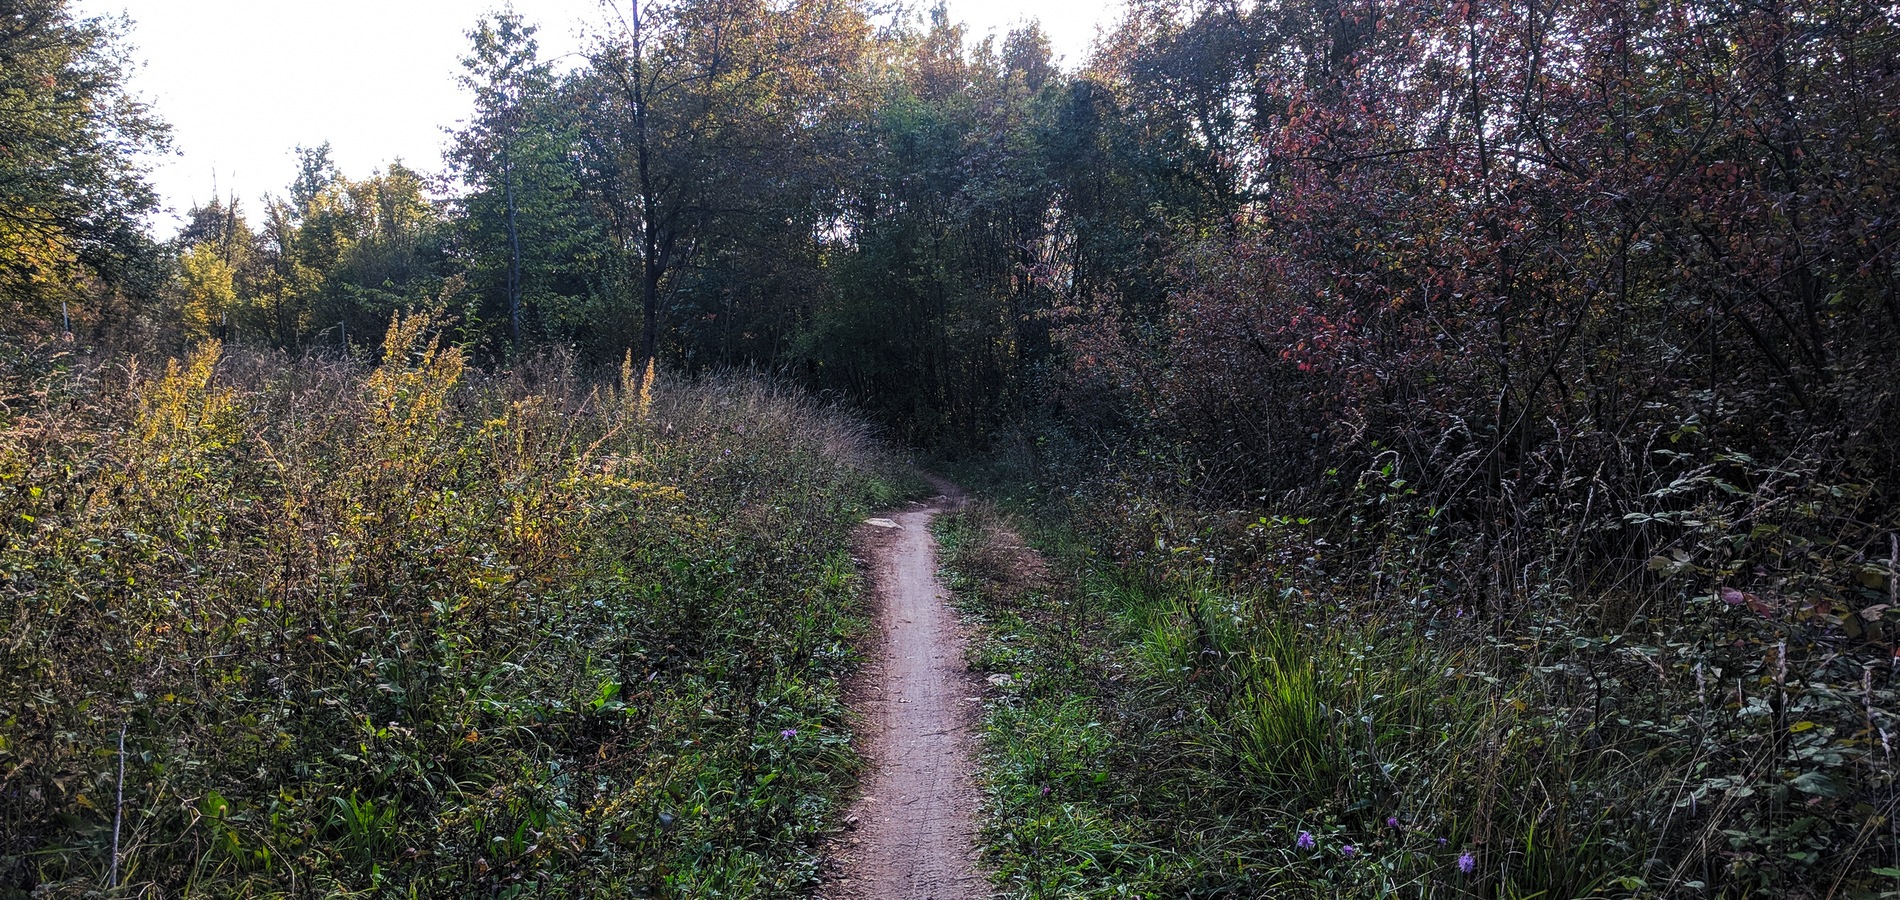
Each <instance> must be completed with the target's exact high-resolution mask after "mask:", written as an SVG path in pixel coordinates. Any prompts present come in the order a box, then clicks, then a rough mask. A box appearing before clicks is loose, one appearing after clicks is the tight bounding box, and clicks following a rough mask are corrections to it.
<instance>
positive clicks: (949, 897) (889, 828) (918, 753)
mask: <svg viewBox="0 0 1900 900" xmlns="http://www.w3.org/2000/svg"><path fill="white" fill-rule="evenodd" d="M937 487H938V489H939V490H941V491H943V492H944V495H943V496H939V497H937V498H936V499H935V500H934V501H933V502H931V503H930V504H927V505H915V506H913V507H912V508H910V509H907V510H904V511H901V512H898V513H895V514H892V515H890V516H888V517H887V518H883V519H873V520H871V521H870V522H867V523H865V525H864V527H863V533H862V542H861V547H862V551H861V552H862V553H864V554H866V555H865V556H864V557H863V558H864V559H865V560H866V561H867V563H868V564H869V567H870V570H871V574H872V578H873V584H874V587H875V593H876V598H877V600H876V602H877V607H876V610H875V614H876V617H877V629H876V632H875V642H874V643H875V646H873V647H870V648H867V652H866V656H867V657H868V659H869V664H868V665H867V667H866V670H865V672H864V673H863V674H862V675H861V676H860V681H859V683H858V686H857V689H856V692H855V699H854V704H853V705H854V706H855V708H856V709H857V711H858V714H859V715H860V716H862V718H863V723H864V724H863V730H862V732H861V733H862V734H863V735H864V738H863V739H864V741H865V745H864V746H863V748H862V750H863V751H864V752H865V754H866V755H867V756H868V757H869V759H870V761H871V768H870V770H869V771H868V772H867V773H866V775H865V778H864V782H863V785H862V787H861V792H860V794H859V796H858V799H857V802H856V803H855V804H854V805H853V806H852V809H851V813H850V815H849V817H848V818H847V820H846V821H847V822H848V823H850V827H849V829H848V830H847V831H845V833H844V834H843V835H842V836H841V837H840V838H839V839H838V841H837V842H836V844H835V846H834V847H833V848H832V865H831V866H830V868H831V870H832V876H833V880H831V881H830V882H829V883H828V884H827V885H826V889H825V891H824V895H825V896H826V897H828V898H833V900H962V898H976V897H983V896H987V895H988V893H989V891H988V886H987V883H986V882H985V881H984V879H983V877H982V875H981V874H980V872H979V870H978V868H977V865H976V860H975V855H976V850H975V844H976V842H975V838H976V828H975V825H974V824H973V822H974V814H975V809H976V803H977V788H976V784H975V782H974V781H973V779H972V772H973V771H974V769H975V762H974V759H975V752H974V751H975V748H974V744H975V725H976V721H977V717H978V715H979V713H980V712H981V703H980V699H979V698H980V697H981V685H980V682H978V681H977V680H976V677H975V676H974V675H973V674H971V672H970V671H969V668H968V666H967V665H966V664H965V662H964V656H963V647H964V640H963V634H962V633H961V631H960V630H959V629H958V625H957V617H956V613H955V611H954V610H952V609H951V608H950V605H949V598H948V592H947V591H946V590H945V589H944V587H943V585H942V584H941V583H939V582H938V580H937V543H936V541H935V539H933V538H932V537H931V534H930V520H931V519H932V518H934V517H935V516H936V515H937V514H939V513H942V512H946V511H949V510H951V509H954V508H955V507H956V505H957V504H959V503H960V502H961V501H962V495H961V493H960V492H958V491H957V490H956V488H955V486H953V485H949V484H946V483H938V484H937Z"/></svg>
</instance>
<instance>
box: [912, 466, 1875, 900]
mask: <svg viewBox="0 0 1900 900" xmlns="http://www.w3.org/2000/svg"><path fill="white" fill-rule="evenodd" d="M1388 487H1389V486H1388ZM1078 508H1079V509H1084V510H1094V511H1100V510H1101V508H1102V507H1101V504H1100V502H1099V501H1094V502H1091V503H1085V504H1082V505H1081V506H1079V507H1078ZM1176 512H1177V515H1178V514H1180V512H1181V511H1178V510H1177V511H1176ZM1120 515H1123V516H1125V515H1126V512H1125V511H1122V512H1121V513H1120ZM1081 520H1082V521H1094V519H1090V518H1083V519H1081ZM1211 520H1212V517H1209V518H1208V519H1204V520H1203V521H1211ZM1256 524H1257V525H1258V526H1259V527H1256V528H1254V529H1252V530H1242V531H1239V532H1238V533H1239V534H1240V535H1244V536H1245V537H1244V540H1246V541H1252V542H1255V543H1254V544H1253V546H1252V547H1251V548H1250V549H1249V551H1248V552H1249V553H1250V554H1261V555H1263V556H1268V557H1271V556H1273V555H1275V554H1279V555H1280V556H1281V557H1282V558H1285V557H1291V558H1290V560H1289V562H1288V564H1286V565H1285V567H1284V568H1281V569H1279V570H1277V571H1276V572H1274V573H1273V574H1272V575H1271V576H1269V577H1267V578H1264V579H1260V580H1257V581H1256V580H1253V579H1229V578H1226V577H1221V576H1219V575H1218V574H1217V571H1218V570H1216V569H1215V568H1212V567H1210V566H1209V565H1208V563H1207V562H1206V560H1207V558H1209V557H1215V558H1221V557H1223V556H1228V555H1230V554H1234V553H1236V552H1238V551H1239V547H1238V546H1237V545H1236V544H1233V543H1229V542H1228V541H1231V540H1240V538H1234V537H1229V538H1227V539H1218V534H1219V533H1217V532H1216V533H1210V532H1202V533H1201V534H1199V535H1197V536H1193V537H1188V536H1184V535H1180V534H1178V533H1176V534H1168V533H1165V532H1164V533H1163V534H1164V536H1165V539H1164V540H1163V541H1162V543H1161V546H1163V547H1168V546H1169V544H1171V543H1175V544H1179V545H1181V550H1182V552H1179V553H1172V552H1168V553H1164V554H1162V557H1161V558H1160V559H1154V558H1150V559H1149V560H1147V561H1138V562H1134V563H1132V564H1129V565H1127V566H1126V567H1125V568H1124V567H1123V566H1119V565H1112V564H1109V563H1108V561H1107V560H1105V559H1104V558H1102V557H1100V556H1097V555H1096V554H1095V553H1094V552H1093V551H1092V550H1091V548H1090V544H1089V543H1087V542H1083V541H1081V540H1079V539H1078V538H1077V537H1076V536H1075V535H1074V533H1073V532H1068V531H1065V530H1059V529H1058V530H1049V531H1045V532H1042V533H1040V535H1039V541H1038V543H1040V544H1042V545H1043V546H1044V547H1045V549H1046V550H1048V551H1049V552H1050V553H1051V554H1053V557H1052V558H1053V559H1054V560H1055V562H1054V564H1053V565H1052V566H1051V568H1052V570H1054V571H1058V572H1061V571H1070V572H1076V573H1078V574H1076V575H1075V576H1074V577H1073V578H1057V579H1054V580H1052V581H1051V582H1050V583H1049V584H1048V585H1047V586H1046V587H1044V588H1041V589H1039V590H1035V591H1031V592H1028V593H1024V592H1023V591H1022V590H1020V589H1019V588H1017V587H1014V586H1012V585H1010V584H1009V583H1008V581H1007V579H1003V578H999V577H998V576H997V575H996V574H995V573H999V572H1003V571H1006V569H1007V567H1005V566H1000V565H997V564H996V563H994V562H993V561H991V560H989V559H988V558H987V556H988V554H990V553H992V552H994V551H993V550H988V549H985V548H986V547H994V546H995V545H997V544H1006V543H1013V541H1009V540H1005V539H999V538H997V537H996V534H997V531H996V528H997V525H996V519H995V517H994V514H993V513H989V512H987V511H986V510H984V509H983V508H981V507H978V508H976V509H975V510H974V511H973V512H971V513H968V514H965V515H963V516H961V517H959V518H958V519H955V520H952V521H950V522H948V523H946V525H945V532H946V534H945V536H946V541H947V543H948V545H949V548H950V550H949V555H948V565H949V566H950V567H951V568H952V569H953V570H954V571H955V572H956V573H958V575H959V581H958V589H959V591H960V592H961V594H962V596H964V597H965V599H966V602H968V603H969V605H970V608H971V609H972V610H973V611H974V612H976V613H977V614H978V615H979V616H980V617H981V618H982V620H983V621H984V622H985V629H984V633H983V636H982V637H981V639H980V644H979V647H978V649H977V651H976V653H975V660H974V661H975V663H976V665H978V666H979V667H980V668H983V669H986V670H989V671H992V672H999V673H1005V674H1008V675H1009V676H1010V677H1009V678H1008V679H1007V680H1005V681H1004V684H1003V687H1002V688H1001V690H1000V696H998V697H997V699H996V700H995V701H994V702H993V703H992V704H991V705H990V706H989V709H988V714H987V719H986V738H985V746H986V758H985V773H986V779H987V784H988V792H989V796H990V810H989V821H988V823H987V825H986V829H987V831H986V833H987V834H988V835H989V844H990V846H989V854H990V858H991V860H992V861H993V862H994V863H995V864H996V866H997V869H998V872H999V877H1001V878H1002V879H1003V880H1004V883H1005V885H1006V886H1007V887H1008V889H1009V895H1011V896H1022V897H1093V896H1100V897H1116V896H1149V897H1180V896H1232V895H1236V894H1239V895H1248V896H1257V895H1264V894H1272V895H1274V896H1294V897H1300V896H1311V897H1334V896H1355V897H1356V896H1368V897H1370V896H1411V897H1458V896H1518V897H1530V896H1543V897H1651V896H1727V897H1739V896H1755V895H1762V894H1774V895H1778V896H1823V895H1825V894H1826V893H1827V892H1829V891H1836V892H1839V893H1840V894H1843V895H1850V896H1868V897H1873V896H1880V895H1881V892H1882V891H1889V890H1891V888H1892V885H1891V883H1890V882H1889V881H1888V880H1887V879H1886V876H1884V875H1882V874H1880V873H1879V871H1878V870H1879V869H1881V868H1883V867H1885V866H1887V865H1890V863H1889V862H1888V860H1889V859H1891V856H1892V854H1893V853H1894V852H1895V847H1896V845H1895V843H1894V841H1893V839H1892V836H1891V833H1890V829H1891V828H1892V823H1893V818H1892V808H1893V806H1892V805H1893V803H1894V797H1895V796H1896V794H1895V791H1896V786H1895V782H1894V779H1893V774H1892V773H1893V767H1892V766H1891V765H1890V758H1889V754H1890V753H1891V750H1890V749H1889V746H1890V741H1888V740H1887V738H1889V737H1890V736H1891V735H1893V734H1894V733H1895V731H1896V729H1897V728H1900V716H1897V715H1896V714H1895V712H1894V710H1895V709H1896V708H1897V703H1896V701H1897V700H1900V694H1896V691H1895V690H1894V689H1893V687H1892V683H1891V673H1890V672H1889V671H1888V670H1887V668H1886V667H1885V666H1868V665H1866V663H1868V662H1869V660H1867V659H1866V658H1865V657H1864V656H1863V657H1860V658H1856V655H1855V654H1854V653H1852V652H1848V647H1846V646H1844V645H1843V644H1842V643H1841V642H1840V640H1839V637H1838V634H1839V633H1838V631H1835V630H1834V629H1835V628H1837V627H1838V626H1837V625H1836V624H1833V623H1828V622H1826V621H1823V620H1821V619H1809V620H1806V622H1807V624H1795V623H1793V622H1790V623H1788V624H1785V625H1775V624H1771V623H1769V622H1768V621H1766V620H1764V619H1763V617H1762V615H1761V614H1760V613H1759V612H1758V611H1754V610H1751V609H1750V607H1749V605H1748V602H1747V600H1736V601H1734V604H1733V605H1731V604H1730V603H1728V602H1724V601H1723V600H1721V599H1720V598H1714V597H1711V598H1704V599H1703V600H1701V601H1697V603H1696V604H1695V605H1694V606H1693V607H1692V608H1693V609H1696V610H1697V611H1698V613H1699V616H1698V617H1696V618H1688V619H1680V620H1676V619H1649V620H1643V621H1641V622H1639V623H1638V624H1636V625H1634V626H1632V627H1629V628H1625V629H1620V630H1616V631H1601V630H1593V629H1591V628H1589V627H1588V626H1586V625H1584V624H1582V623H1581V622H1579V621H1578V620H1576V619H1575V618H1572V617H1570V616H1568V615H1567V613H1568V611H1569V610H1571V609H1574V608H1575V606H1576V604H1574V602H1573V603H1569V604H1559V603H1555V602H1553V603H1552V604H1551V605H1550V606H1548V607H1540V608H1539V611H1538V612H1536V613H1534V614H1530V615H1528V616H1527V617H1526V619H1525V620H1524V621H1523V622H1522V623H1520V624H1519V625H1518V626H1516V627H1514V628H1512V629H1511V630H1509V631H1508V632H1504V633H1502V634H1499V633H1497V632H1495V631H1493V630H1492V629H1489V628H1483V627H1476V625H1477V619H1478V617H1477V616H1475V615H1472V614H1471V613H1469V611H1460V610H1458V609H1456V608H1435V607H1434V606H1433V605H1432V601H1431V600H1429V599H1427V598H1428V597H1429V594H1428V593H1427V592H1428V591H1430V590H1431V583H1432V580H1433V579H1431V578H1430V577H1429V573H1423V572H1420V573H1412V574H1411V575H1410V576H1409V577H1414V578H1418V579H1419V581H1420V583H1418V584H1415V585H1406V586H1403V587H1400V588H1399V591H1400V594H1401V595H1405V594H1406V593H1410V594H1411V595H1412V596H1414V597H1416V598H1417V599H1415V600H1413V601H1411V602H1410V603H1405V604H1398V605H1394V604H1392V603H1391V602H1389V601H1386V602H1379V601H1374V600H1372V599H1370V596H1369V591H1370V587H1369V585H1368V584H1367V582H1366V580H1363V579H1364V576H1363V575H1360V574H1354V575H1345V574H1343V573H1342V574H1340V575H1334V576H1329V575H1326V574H1323V573H1324V572H1325V569H1323V568H1322V567H1321V566H1320V558H1321V557H1330V556H1335V555H1340V554H1347V553H1348V548H1340V547H1335V546H1332V545H1329V544H1328V543H1326V542H1325V541H1323V540H1320V541H1315V540H1314V539H1313V536H1312V534H1313V532H1312V529H1313V528H1314V526H1315V524H1316V523H1315V522H1313V521H1308V522H1305V523H1301V522H1299V521H1296V520H1295V519H1292V518H1284V519H1278V518H1270V519H1267V520H1263V521H1261V522H1258V523H1256ZM1097 534H1098V536H1099V535H1100V534H1101V532H1097ZM1098 539H1099V538H1098ZM1190 541H1191V542H1192V543H1193V547H1192V548H1191V549H1190V548H1189V547H1188V546H1186V545H1187V544H1188V543H1189V542H1190ZM1123 546H1125V545H1123ZM1147 546H1149V547H1154V546H1155V542H1154V540H1153V539H1150V540H1149V542H1148V544H1147ZM1398 546H1402V545H1398ZM1390 549H1392V546H1388V550H1390ZM1229 558H1231V557H1229ZM1350 558H1352V559H1358V560H1364V559H1366V558H1367V557H1364V556H1360V555H1358V554H1356V553H1353V554H1350ZM1189 560H1193V561H1192V562H1190V561H1189ZM1302 560H1304V562H1302ZM1390 565H1391V568H1390V569H1388V570H1383V571H1382V573H1381V576H1380V577H1382V578H1386V579H1403V578H1406V577H1408V575H1407V573H1406V569H1407V567H1408V564H1407V563H1402V562H1393V563H1391V564H1390ZM1359 571H1360V572H1363V571H1364V570H1363V569H1361V570H1359ZM1756 599H1759V598H1756ZM1829 633H1833V634H1834V635H1836V637H1832V638H1830V637H1828V636H1827V635H1828V634H1829ZM1764 648H1765V649H1766V651H1767V652H1766V658H1764V653H1763V650H1764ZM1302 833H1305V834H1307V835H1309V836H1310V838H1311V840H1312V845H1311V846H1310V847H1306V846H1302V845H1301V844H1302V841H1301V839H1300V835H1301V834H1302ZM1441 841H1442V842H1441ZM1348 846H1350V847H1351V848H1352V852H1351V854H1350V855H1348V854H1347V852H1346V849H1345V848H1347V847H1348ZM1466 854H1469V856H1470V864H1471V871H1470V872H1465V871H1462V869H1461V865H1460V859H1461V857H1463V856H1465V855H1466Z"/></svg>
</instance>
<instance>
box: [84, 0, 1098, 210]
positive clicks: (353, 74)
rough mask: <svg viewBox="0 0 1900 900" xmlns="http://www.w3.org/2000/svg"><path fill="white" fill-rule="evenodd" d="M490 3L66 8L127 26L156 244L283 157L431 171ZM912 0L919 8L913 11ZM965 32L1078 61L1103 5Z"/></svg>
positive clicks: (1020, 14) (553, 22) (596, 6)
mask: <svg viewBox="0 0 1900 900" xmlns="http://www.w3.org/2000/svg"><path fill="white" fill-rule="evenodd" d="M503 2H504V0H325V2H309V0H76V2H75V3H74V8H75V11H76V12H77V13H79V14H80V15H117V14H119V13H121V12H123V13H125V14H127V15H129V16H131V17H132V20H133V22H134V27H133V30H132V44H133V46H134V54H133V55H134V58H135V59H138V60H141V61H143V62H144V67H143V68H142V69H141V70H139V71H138V72H137V73H135V75H134V76H133V79H132V84H133V86H134V89H135V90H137V91H138V92H139V93H140V94H141V95H143V96H144V97H145V98H146V99H148V100H150V101H152V102H153V103H154V104H155V105H156V106H157V108H158V112H159V115H160V116H161V117H163V118H164V119H165V120H166V121H168V122H170V123H171V125H172V137H173V142H174V150H175V153H174V155H172V156H170V157H167V158H165V159H163V160H160V161H159V163H158V165H157V166H155V168H154V171H153V180H154V182H155V183H156V184H157V186H158V189H159V192H160V194H161V195H162V196H163V197H164V201H165V205H166V206H167V207H170V209H169V210H168V211H167V212H165V213H161V214H160V215H159V216H158V218H157V221H156V222H154V225H155V227H156V230H157V232H158V233H159V235H160V236H169V235H171V234H173V233H175V232H176V230H177V228H178V217H179V216H181V215H182V214H183V213H184V212H185V211H186V210H188V209H189V208H190V207H191V206H192V205H194V204H196V203H203V202H206V201H209V200H210V199H211V198H212V197H213V196H214V195H219V196H222V195H228V194H231V193H236V194H237V196H238V198H239V200H240V201H242V202H243V204H244V206H245V208H246V209H247V210H249V211H250V212H251V213H252V215H253V216H254V215H255V214H256V212H257V210H258V208H259V206H260V204H259V203H258V198H259V197H261V196H263V195H265V194H281V193H283V191H284V186H285V185H287V184H289V183H290V180H291V178H292V177H293V176H294V174H295V163H294V155H293V150H294V148H295V147H297V146H298V145H304V146H315V145H317V144H320V143H322V142H324V141H326V140H327V141H329V142H330V143H331V145H332V146H333V150H334V159H335V160H336V162H337V165H338V167H339V168H340V169H341V170H342V171H343V173H344V174H346V175H349V176H352V177H362V176H365V175H368V174H369V173H370V171H371V170H373V169H376V168H380V167H382V166H384V165H386V164H387V163H388V162H389V161H390V160H392V159H397V158H400V159H402V160H403V161H404V162H406V163H408V164H409V165H411V166H415V167H417V168H420V169H423V170H426V171H436V170H439V169H440V168H441V151H442V146H443V143H444V135H443V128H444V127H446V126H451V125H454V124H455V123H456V122H457V121H458V120H460V119H462V118H463V117H465V116H466V115H467V112H468V103H469V101H468V98H467V97H466V96H465V95H464V94H463V92H462V90H461V89H460V88H459V87H458V86H457V85H456V82H455V78H456V75H457V74H458V73H459V72H460V71H461V68H460V64H459V62H458V61H459V60H460V59H461V56H462V54H463V53H464V52H466V50H467V47H468V41H467V38H466V37H465V36H464V32H466V31H467V30H468V28H469V27H470V26H471V25H473V24H474V22H475V21H476V20H477V19H478V18H480V17H481V15H482V14H483V13H485V12H487V11H489V10H491V9H495V8H497V7H499V6H501V5H502V3H503ZM919 5H921V4H919ZM515 6H516V8H517V9H519V10H521V11H522V12H523V13H524V15H525V16H526V17H527V18H528V19H529V21H532V22H538V23H539V24H540V25H541V33H540V36H539V37H540V41H541V51H542V55H543V57H544V58H549V57H555V56H559V55H561V54H565V53H571V52H574V51H576V50H578V49H580V48H581V47H582V46H583V43H584V40H583V38H582V33H583V30H584V29H585V28H587V27H589V26H591V25H593V24H594V23H598V22H601V21H604V18H603V15H604V14H603V12H602V10H601V7H600V0H516V4H515ZM949 7H950V12H951V15H952V16H955V17H958V18H961V19H962V20H964V21H965V22H967V23H969V25H970V26H971V28H970V30H971V33H972V36H973V37H981V36H982V35H983V34H985V33H988V32H991V31H994V32H996V33H998V34H1000V33H1001V32H1003V31H1004V30H1007V29H1008V28H1009V26H1011V25H1013V24H1016V23H1019V22H1021V21H1023V20H1025V19H1027V18H1029V17H1031V16H1034V17H1037V18H1039V19H1040V20H1041V22H1042V25H1043V29H1044V31H1045V32H1047V33H1048V34H1049V35H1050V39H1051V40H1052V41H1053V42H1054V44H1055V47H1056V53H1057V55H1058V56H1059V57H1061V58H1062V59H1063V61H1064V62H1065V63H1066V64H1068V65H1074V64H1076V63H1078V62H1080V61H1081V59H1082V57H1083V56H1084V55H1085V54H1086V52H1087V49H1088V47H1089V45H1090V43H1091V42H1092V41H1093V40H1094V37H1095V31H1096V27H1097V26H1098V25H1108V24H1111V21H1112V19H1113V18H1114V17H1115V16H1117V15H1118V14H1119V10H1120V8H1121V6H1120V3H1119V2H1118V0H1093V2H1091V0H1040V2H1020V0H1018V2H1011V0H950V2H949Z"/></svg>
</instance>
